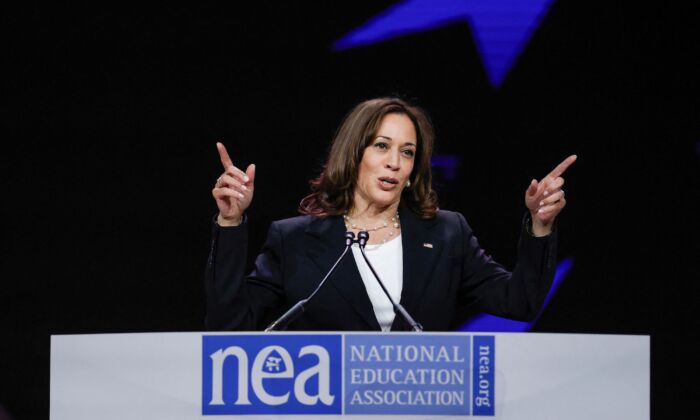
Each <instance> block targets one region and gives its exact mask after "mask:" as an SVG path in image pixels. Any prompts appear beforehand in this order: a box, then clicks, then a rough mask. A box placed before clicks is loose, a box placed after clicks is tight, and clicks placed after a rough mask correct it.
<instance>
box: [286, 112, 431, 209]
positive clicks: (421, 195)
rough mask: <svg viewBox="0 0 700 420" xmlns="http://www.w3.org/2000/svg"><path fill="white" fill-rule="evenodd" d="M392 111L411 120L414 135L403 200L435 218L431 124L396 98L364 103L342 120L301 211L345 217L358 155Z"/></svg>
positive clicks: (302, 202) (424, 115) (424, 114)
mask: <svg viewBox="0 0 700 420" xmlns="http://www.w3.org/2000/svg"><path fill="white" fill-rule="evenodd" d="M392 113H393V114H402V115H406V116H407V117H408V118H410V119H411V121H412V122H413V125H414V127H415V129H416V135H417V137H418V138H417V142H418V145H417V150H416V157H415V163H414V166H413V171H412V172H411V176H410V180H411V187H410V188H406V189H405V190H404V191H403V193H402V202H403V203H405V204H406V205H407V206H408V208H410V209H411V210H412V211H413V212H414V213H416V214H418V215H419V216H420V217H421V218H423V219H430V218H433V217H434V216H435V213H436V212H437V194H436V193H435V191H433V189H432V173H431V170H430V157H431V155H432V153H433V141H434V138H435V134H434V131H433V125H432V123H431V122H430V118H429V117H428V115H427V113H426V112H425V111H423V110H422V109H420V108H418V107H416V106H413V105H409V104H408V103H406V102H404V101H403V100H401V99H398V98H376V99H370V100H367V101H364V102H362V103H360V104H358V105H357V106H355V108H353V110H352V111H350V113H349V114H347V115H346V116H345V118H344V119H343V123H342V124H341V125H340V127H339V128H338V131H337V132H336V134H335V137H334V139H333V143H332V145H331V149H330V152H329V153H328V159H327V160H326V163H325V165H324V167H323V171H322V172H321V175H319V177H318V178H316V179H313V180H311V181H310V184H311V194H309V195H307V196H306V197H304V199H303V200H301V203H299V211H300V212H301V213H303V214H308V215H311V216H316V217H326V216H334V215H339V214H343V213H345V212H347V211H349V210H350V209H351V208H352V206H353V199H354V192H355V184H356V182H357V176H358V168H359V166H360V162H361V161H362V155H363V154H364V151H365V148H367V147H368V146H369V145H370V144H371V143H372V141H373V139H374V136H375V135H376V134H377V131H378V130H379V126H380V125H381V122H382V119H383V118H384V116H385V115H387V114H392Z"/></svg>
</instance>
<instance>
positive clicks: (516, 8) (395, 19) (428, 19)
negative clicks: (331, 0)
mask: <svg viewBox="0 0 700 420" xmlns="http://www.w3.org/2000/svg"><path fill="white" fill-rule="evenodd" d="M552 2H553V0H408V1H404V2H400V3H397V4H395V5H394V6H392V7H390V8H389V9H387V10H386V11H384V12H382V13H380V14H378V15H376V16H375V17H373V18H371V19H370V20H369V21H367V23H365V24H364V25H362V26H360V27H359V28H356V29H355V30H353V31H351V32H350V33H348V34H347V35H345V36H344V37H342V38H341V39H339V40H338V41H336V42H335V43H334V45H333V49H334V50H335V51H342V50H346V49H350V48H356V47H360V46H363V45H371V44H375V43H378V42H383V41H387V40H390V39H393V38H397V37H400V36H406V35H410V34H414V33H419V32H424V31H429V30H431V29H437V28H441V27H444V26H447V25H452V24H455V23H463V22H466V23H468V24H469V26H470V28H471V31H472V36H473V37H474V41H475V43H476V47H477V49H478V51H479V54H480V55H481V60H482V62H483V65H484V68H485V70H486V73H487V75H488V78H489V81H490V83H491V86H493V87H495V88H498V87H500V86H501V85H502V83H503V81H504V79H505V77H506V75H507V74H508V72H509V71H510V69H511V68H512V66H513V64H514V63H515V60H516V59H517V58H518V56H519V55H520V53H521V52H522V51H523V49H524V48H525V46H526V45H527V43H528V41H529V40H530V37H531V36H532V34H533V33H534V31H535V30H536V29H537V27H538V26H539V25H540V23H541V21H542V18H543V17H544V15H545V14H546V13H547V11H548V10H549V6H550V5H551V3H552Z"/></svg>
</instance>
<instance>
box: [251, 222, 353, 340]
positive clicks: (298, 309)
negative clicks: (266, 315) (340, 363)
mask: <svg viewBox="0 0 700 420" xmlns="http://www.w3.org/2000/svg"><path fill="white" fill-rule="evenodd" d="M354 242H355V234H354V233H352V232H350V231H348V232H345V249H344V250H343V253H342V254H340V257H338V259H337V260H336V262H335V264H333V267H331V269H330V270H328V273H327V274H326V276H325V277H324V278H323V280H321V283H319V284H318V286H316V290H314V291H313V293H311V294H310V295H309V297H307V298H306V299H302V300H300V301H299V302H297V304H296V305H294V306H292V307H291V308H289V310H288V311H287V312H285V313H284V314H283V315H282V316H281V317H279V318H277V320H276V321H275V322H273V323H272V324H270V325H269V326H268V327H267V328H265V332H270V331H283V330H286V329H287V326H288V325H289V324H291V323H292V322H293V321H294V320H295V319H297V318H298V317H299V315H301V314H302V313H303V312H304V311H305V310H306V308H305V306H306V305H307V304H308V303H309V302H310V301H311V299H313V298H314V296H316V293H318V291H319V290H321V287H323V285H324V284H325V283H326V280H328V278H329V277H330V276H331V274H333V272H334V271H335V269H336V267H338V264H339V263H340V262H341V261H342V260H343V258H344V257H345V254H347V253H348V250H349V249H350V247H351V246H352V244H353V243H354Z"/></svg>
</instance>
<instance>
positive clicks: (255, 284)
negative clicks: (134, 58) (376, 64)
mask: <svg viewBox="0 0 700 420" xmlns="http://www.w3.org/2000/svg"><path fill="white" fill-rule="evenodd" d="M433 137H434V136H433V128H432V126H431V124H430V121H429V119H428V117H427V115H426V114H425V112H423V111H422V110H421V109H419V108H417V107H414V106H411V105H409V104H407V103H405V102H404V101H402V100H400V99H397V98H378V99H372V100H368V101H365V102H363V103H360V104H359V105H357V106H356V107H355V108H354V109H353V110H352V111H351V112H350V113H349V114H348V115H347V116H346V117H345V119H344V121H343V123H342V124H341V126H340V128H339V129H338V132H337V133H336V136H335V138H334V140H333V144H332V147H331V150H330V153H329V156H328V159H327V162H326V165H325V167H324V170H323V172H322V173H321V175H320V176H319V177H318V178H317V179H315V180H313V181H312V183H311V187H312V188H311V189H312V191H311V194H310V195H309V196H307V197H306V198H304V199H303V200H302V201H301V203H300V212H301V213H303V214H304V216H300V217H295V218H292V219H286V220H282V221H277V222H274V223H273V224H272V225H271V227H270V231H269V233H268V237H267V240H266V242H265V245H264V246H263V250H262V252H261V253H260V255H259V256H258V257H257V259H256V263H255V269H254V270H253V272H252V273H250V274H249V275H247V276H246V275H245V273H244V269H245V261H246V255H247V224H246V221H245V218H244V213H245V210H246V209H247V208H248V206H249V205H250V202H251V200H252V198H253V192H254V181H255V166H254V165H250V166H249V167H248V168H247V169H246V171H245V172H243V171H241V170H240V169H238V168H236V167H235V166H234V165H233V163H232V162H231V159H230V158H229V156H228V153H227V152H226V149H225V147H224V146H223V145H222V144H220V143H217V148H218V151H219V154H220V157H221V162H222V164H223V166H224V173H223V174H222V175H221V176H220V177H219V179H218V180H217V182H216V185H215V187H214V189H213V191H212V194H213V196H214V198H215V200H216V203H217V206H218V208H219V214H218V215H217V218H216V222H215V223H214V226H213V228H212V237H213V240H212V246H211V253H210V257H209V261H208V264H207V271H206V288H207V328H209V329H215V330H232V329H241V330H259V329H263V328H265V326H266V325H268V324H269V323H270V322H271V321H273V320H274V319H276V318H277V317H278V316H279V315H280V314H282V313H283V312H284V311H285V310H287V309H288V308H289V307H290V306H292V305H294V304H295V303H296V302H298V301H299V300H301V299H304V298H306V297H308V296H309V294H311V292H313V290H314V289H315V288H316V286H317V285H318V283H319V282H320V280H321V279H322V277H323V275H324V274H325V273H326V272H327V271H328V270H329V269H330V267H331V266H332V264H333V263H334V262H335V260H336V258H337V257H338V256H339V255H340V254H341V252H342V250H343V248H344V233H345V232H346V231H347V230H350V231H353V232H355V233H357V232H359V231H360V230H367V231H369V233H370V238H369V242H368V246H367V254H368V256H369V258H370V260H371V262H372V265H373V266H374V267H375V268H376V269H377V271H378V274H379V276H380V277H381V278H382V280H383V281H384V283H385V284H386V286H387V289H388V290H389V293H390V294H391V295H392V297H393V298H394V300H395V301H400V303H401V304H402V305H403V306H404V307H405V308H406V310H407V311H408V313H410V314H411V315H412V316H413V317H414V318H415V319H416V321H418V322H419V323H421V324H422V325H423V327H424V328H425V329H426V330H437V331H444V330H451V329H455V328H456V327H458V326H459V325H461V324H462V323H463V322H464V321H465V320H466V319H467V318H468V317H469V316H471V315H473V314H474V313H476V312H487V313H491V314H494V315H498V316H503V317H509V318H514V319H532V318H534V317H535V316H536V315H537V313H538V311H539V309H540V307H541V305H542V302H543V301H544V298H545V296H546V294H547V291H548V290H549V287H550V285H551V282H552V279H553V277H554V268H555V244H556V235H555V234H554V233H553V230H552V228H553V224H554V220H555V218H556V217H557V215H558V214H559V212H560V211H561V210H562V209H563V208H564V206H565V205H566V200H565V199H564V191H563V190H562V189H561V188H562V186H563V184H564V180H563V179H562V178H561V175H562V174H563V173H564V171H565V170H566V168H567V167H568V166H569V165H571V164H572V163H573V162H574V161H575V160H576V156H570V157H568V158H567V159H566V160H564V161H563V162H562V163H561V164H559V166H557V167H556V168H555V169H554V170H553V171H552V172H551V173H550V174H549V175H547V176H546V177H545V178H543V179H542V180H541V181H539V182H538V181H537V180H534V179H533V180H532V182H531V183H530V186H529V187H528V188H527V191H526V192H525V205H526V207H527V209H528V210H529V215H528V217H526V219H525V220H524V222H523V232H522V233H521V239H520V244H519V249H518V262H517V264H516V269H515V270H514V271H513V272H512V273H510V272H508V271H507V270H506V269H505V268H503V267H502V266H501V265H499V264H498V263H496V262H495V261H493V260H492V259H491V258H490V257H489V256H487V255H486V254H485V253H484V251H483V250H482V249H481V248H480V247H479V245H478V242H477V240H476V238H475V237H474V235H473V233H472V230H471V228H470V227H469V225H468V224H467V223H466V221H465V219H464V217H463V216H462V215H461V214H459V213H455V212H450V211H445V210H438V208H437V197H436V194H435V192H434V191H433V190H432V187H431V170H430V157H431V153H432V148H433ZM353 256H354V258H345V259H344V260H343V262H341V263H340V265H339V266H338V269H337V270H336V271H335V272H334V274H333V275H332V277H331V278H330V279H329V284H326V285H325V286H324V288H323V289H321V291H320V292H319V293H318V295H316V296H315V298H314V300H313V301H311V303H310V304H309V305H308V307H307V308H306V311H305V312H304V313H303V314H302V315H301V317H299V318H298V319H297V320H296V321H294V323H292V324H291V325H290V326H289V328H290V329H298V330H380V329H381V330H384V331H387V330H406V329H408V325H407V324H406V323H405V322H404V320H403V319H401V318H400V317H397V316H396V315H395V314H394V311H393V309H392V307H391V304H390V302H389V300H388V298H387V297H386V296H385V295H384V294H383V292H382V291H381V290H380V289H379V287H378V285H377V282H376V280H375V279H374V278H373V277H372V274H371V272H370V271H369V270H368V268H367V266H366V263H365V262H364V261H363V260H362V258H361V256H360V255H359V252H358V250H357V249H353Z"/></svg>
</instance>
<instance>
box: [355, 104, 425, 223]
mask: <svg viewBox="0 0 700 420" xmlns="http://www.w3.org/2000/svg"><path fill="white" fill-rule="evenodd" d="M416 137H417V136H416V129H415V127H414V126H413V122H412V121H411V119H410V118H408V117H407V116H406V115H404V114H395V113H394V114H387V115H385V116H384V118H383V119H382V122H381V124H380V125H379V130H377V134H376V135H375V136H374V139H372V143H370V145H369V146H367V147H366V148H365V151H364V153H363V155H362V161H361V162H360V168H359V171H358V176H357V187H356V188H355V207H356V208H358V209H360V210H363V209H365V208H367V207H370V206H374V207H379V208H380V209H384V208H386V207H389V206H391V205H393V204H398V202H399V200H400V199H401V192H402V191H403V189H404V187H405V186H406V183H407V182H408V179H409V176H410V175H411V171H413V164H414V161H415V155H416V147H417V146H418V144H417V138H416Z"/></svg>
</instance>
